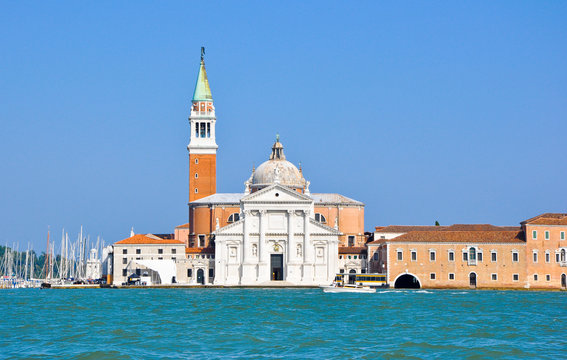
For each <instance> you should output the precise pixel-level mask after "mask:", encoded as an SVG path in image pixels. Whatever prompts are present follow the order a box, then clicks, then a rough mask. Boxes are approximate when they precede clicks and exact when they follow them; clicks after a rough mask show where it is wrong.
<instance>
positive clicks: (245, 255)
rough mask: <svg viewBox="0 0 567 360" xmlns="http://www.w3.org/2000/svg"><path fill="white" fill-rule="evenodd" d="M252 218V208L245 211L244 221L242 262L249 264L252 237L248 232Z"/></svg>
mask: <svg viewBox="0 0 567 360" xmlns="http://www.w3.org/2000/svg"><path fill="white" fill-rule="evenodd" d="M249 220H250V210H246V211H244V221H243V222H242V233H243V239H242V263H243V264H247V263H249V262H250V249H249V248H250V239H249V234H248V228H249V227H250V225H249V224H248V222H249Z"/></svg>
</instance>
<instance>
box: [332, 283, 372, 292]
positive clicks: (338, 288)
mask: <svg viewBox="0 0 567 360" xmlns="http://www.w3.org/2000/svg"><path fill="white" fill-rule="evenodd" d="M322 288H323V292H326V293H375V292H376V289H373V288H371V287H370V286H360V285H355V284H345V285H338V284H336V283H333V284H332V285H330V286H322Z"/></svg>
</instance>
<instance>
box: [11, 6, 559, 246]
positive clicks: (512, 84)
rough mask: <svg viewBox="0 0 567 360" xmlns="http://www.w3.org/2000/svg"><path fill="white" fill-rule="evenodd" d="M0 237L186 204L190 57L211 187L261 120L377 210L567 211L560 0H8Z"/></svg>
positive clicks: (229, 187) (420, 214) (383, 221)
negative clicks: (210, 149) (206, 123)
mask: <svg viewBox="0 0 567 360" xmlns="http://www.w3.org/2000/svg"><path fill="white" fill-rule="evenodd" d="M1 8H2V11H0V46H1V49H2V51H0V124H1V125H0V151H1V153H2V161H1V162H0V170H1V176H0V185H1V194H2V195H1V197H0V227H1V231H0V244H5V243H8V244H12V243H15V242H19V243H20V248H23V247H25V244H27V243H28V242H29V243H31V244H32V245H34V246H35V247H36V249H38V250H41V249H44V247H45V245H44V244H45V236H46V230H47V227H48V225H49V226H51V229H52V233H54V234H55V235H54V236H55V238H56V239H58V237H59V235H58V234H60V233H61V229H62V228H63V227H64V228H65V229H66V231H68V232H69V233H70V235H71V237H74V236H75V234H76V233H77V232H78V230H79V226H80V225H81V224H82V225H84V226H85V229H86V231H87V232H88V233H89V234H90V235H91V237H96V236H97V235H100V236H102V237H103V238H104V240H105V241H106V243H110V242H114V241H117V240H120V239H123V238H125V237H127V236H128V234H129V231H130V227H131V226H133V227H134V229H135V230H136V232H154V233H165V232H172V231H173V228H174V227H175V226H176V225H178V224H181V223H184V222H186V219H187V206H186V203H187V197H188V188H187V184H188V175H187V174H188V156H187V150H186V145H187V143H188V140H189V127H188V122H187V117H188V113H189V104H190V98H191V96H192V92H193V87H194V84H195V79H196V75H197V70H198V64H199V51H200V47H201V46H206V51H207V53H206V64H207V72H208V75H209V81H210V83H211V88H212V92H213V97H214V98H215V105H216V109H217V143H218V144H219V152H218V165H217V174H218V183H217V191H218V192H241V191H242V190H243V188H244V185H243V182H244V181H245V180H246V179H247V178H248V177H249V175H250V171H251V168H252V166H253V165H254V164H255V165H259V164H260V163H262V162H263V161H265V160H267V158H268V155H269V150H270V147H271V145H272V143H273V141H274V138H275V134H276V133H279V134H280V135H281V140H282V142H283V144H284V146H285V151H286V155H287V158H288V160H290V161H292V162H294V163H295V164H297V163H299V162H300V161H301V163H302V164H303V170H304V174H305V176H306V178H307V179H308V180H310V181H311V190H312V191H313V192H338V193H341V194H344V195H346V196H349V197H352V198H355V199H357V200H360V201H363V202H364V203H365V204H366V219H365V221H366V222H365V224H366V226H365V227H366V229H367V230H372V229H373V228H374V226H378V225H388V224H433V223H434V222H435V221H436V220H438V221H439V222H440V223H441V224H451V223H493V224H496V225H515V224H518V223H519V222H520V221H522V220H525V219H526V218H529V217H532V216H535V215H537V214H539V213H542V212H566V211H567V187H566V186H565V183H566V179H567V161H566V159H565V158H566V156H565V154H566V144H567V137H566V135H567V121H566V120H567V119H566V115H567V101H566V100H567V67H566V66H565V59H566V57H567V21H565V19H567V3H565V2H545V1H533V2H511V1H502V2H479V1H464V2H406V3H404V4H403V6H402V5H400V4H398V2H378V1H367V2H355V3H349V2H342V1H341V2H339V1H335V2H333V1H331V2H327V1H325V2H315V1H314V2H308V3H303V2H299V1H297V2H294V1H292V2H263V1H257V2H252V1H250V2H218V3H211V2H149V1H147V2H132V1H130V2H120V3H114V2H56V3H53V2H8V1H4V2H2V4H1Z"/></svg>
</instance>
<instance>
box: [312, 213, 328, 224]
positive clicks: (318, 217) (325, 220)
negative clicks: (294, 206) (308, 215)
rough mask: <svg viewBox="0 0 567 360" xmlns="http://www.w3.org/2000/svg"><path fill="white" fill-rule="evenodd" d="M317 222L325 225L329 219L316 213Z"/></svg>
mask: <svg viewBox="0 0 567 360" xmlns="http://www.w3.org/2000/svg"><path fill="white" fill-rule="evenodd" d="M315 221H317V222H320V223H321V224H325V223H326V222H327V219H325V216H323V214H319V213H316V214H315Z"/></svg>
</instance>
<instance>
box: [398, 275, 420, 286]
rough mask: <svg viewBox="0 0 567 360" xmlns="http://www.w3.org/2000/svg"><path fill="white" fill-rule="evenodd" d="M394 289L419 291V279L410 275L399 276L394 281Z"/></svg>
mask: <svg viewBox="0 0 567 360" xmlns="http://www.w3.org/2000/svg"><path fill="white" fill-rule="evenodd" d="M394 288H396V289H420V288H421V283H420V282H419V279H418V278H417V277H416V276H415V275H412V274H401V275H399V276H398V277H397V278H396V281H394Z"/></svg>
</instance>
